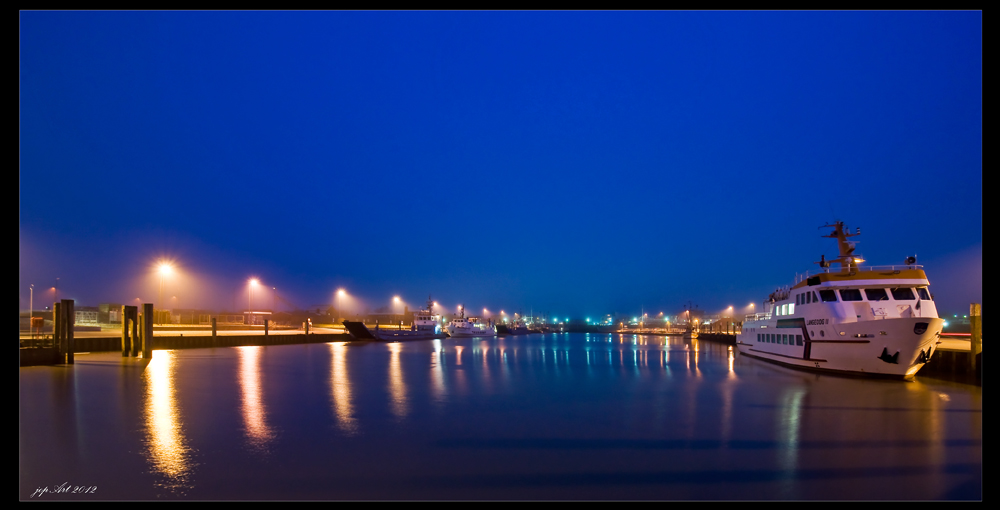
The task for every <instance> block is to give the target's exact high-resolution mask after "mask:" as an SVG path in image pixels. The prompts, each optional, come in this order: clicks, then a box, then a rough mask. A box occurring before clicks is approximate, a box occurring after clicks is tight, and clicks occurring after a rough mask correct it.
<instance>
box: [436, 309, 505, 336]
mask: <svg viewBox="0 0 1000 510" xmlns="http://www.w3.org/2000/svg"><path fill="white" fill-rule="evenodd" d="M448 334H449V335H451V336H453V337H460V336H461V337H466V336H496V335H497V328H496V326H494V325H493V324H492V323H491V322H489V321H483V320H482V319H480V318H479V317H466V316H465V307H461V308H460V309H459V316H458V317H455V318H454V319H452V320H451V322H449V323H448Z"/></svg>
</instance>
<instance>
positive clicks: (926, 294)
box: [917, 287, 931, 301]
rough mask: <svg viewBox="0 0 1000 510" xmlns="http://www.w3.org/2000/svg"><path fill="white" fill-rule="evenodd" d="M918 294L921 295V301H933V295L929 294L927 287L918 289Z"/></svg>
mask: <svg viewBox="0 0 1000 510" xmlns="http://www.w3.org/2000/svg"><path fill="white" fill-rule="evenodd" d="M917 294H919V295H920V299H926V300H928V301H930V300H931V293H930V292H927V287H917Z"/></svg>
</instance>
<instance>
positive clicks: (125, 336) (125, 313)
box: [122, 305, 129, 358]
mask: <svg viewBox="0 0 1000 510" xmlns="http://www.w3.org/2000/svg"><path fill="white" fill-rule="evenodd" d="M128 315H129V313H128V306H126V305H122V357H123V358H127V357H128V351H129V345H128V344H129V342H128V318H129V317H128Z"/></svg>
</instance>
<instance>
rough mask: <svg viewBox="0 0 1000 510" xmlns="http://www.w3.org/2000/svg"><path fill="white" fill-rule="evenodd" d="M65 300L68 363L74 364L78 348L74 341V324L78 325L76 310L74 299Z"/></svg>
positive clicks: (64, 312)
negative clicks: (75, 351)
mask: <svg viewBox="0 0 1000 510" xmlns="http://www.w3.org/2000/svg"><path fill="white" fill-rule="evenodd" d="M62 302H63V310H64V311H63V314H64V315H65V316H66V317H65V318H66V363H69V364H70V365H72V364H73V362H74V360H73V351H74V350H76V344H75V342H73V326H74V325H76V312H75V311H74V309H73V308H74V307H73V300H72V299H64V300H62Z"/></svg>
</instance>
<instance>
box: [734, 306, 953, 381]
mask: <svg viewBox="0 0 1000 510" xmlns="http://www.w3.org/2000/svg"><path fill="white" fill-rule="evenodd" d="M943 325H944V320H943V319H940V318H931V317H914V318H898V319H885V320H876V321H862V322H851V323H840V324H831V325H829V327H828V330H829V331H831V333H833V334H830V335H828V336H824V337H822V338H815V337H813V336H812V335H810V334H809V333H808V330H803V332H804V333H805V341H804V342H803V345H794V344H793V345H783V344H777V343H770V342H761V341H758V340H757V338H758V337H759V335H757V334H748V333H741V334H740V335H738V336H737V340H736V345H737V348H738V350H739V352H740V354H742V355H746V356H751V357H754V358H758V359H762V360H766V361H770V362H773V363H779V364H782V365H785V366H790V367H795V368H802V369H808V370H813V371H827V372H839V373H850V374H857V375H876V376H888V377H901V378H904V379H908V378H911V377H913V376H914V375H916V373H917V372H918V371H919V370H920V369H921V368H922V367H923V366H924V364H925V363H926V362H927V361H928V360H929V359H930V358H931V357H932V356H933V355H934V351H935V349H936V346H937V343H938V341H939V338H940V334H941V329H942V327H943ZM770 331H780V330H779V329H772V330H770ZM790 343H791V342H790Z"/></svg>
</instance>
